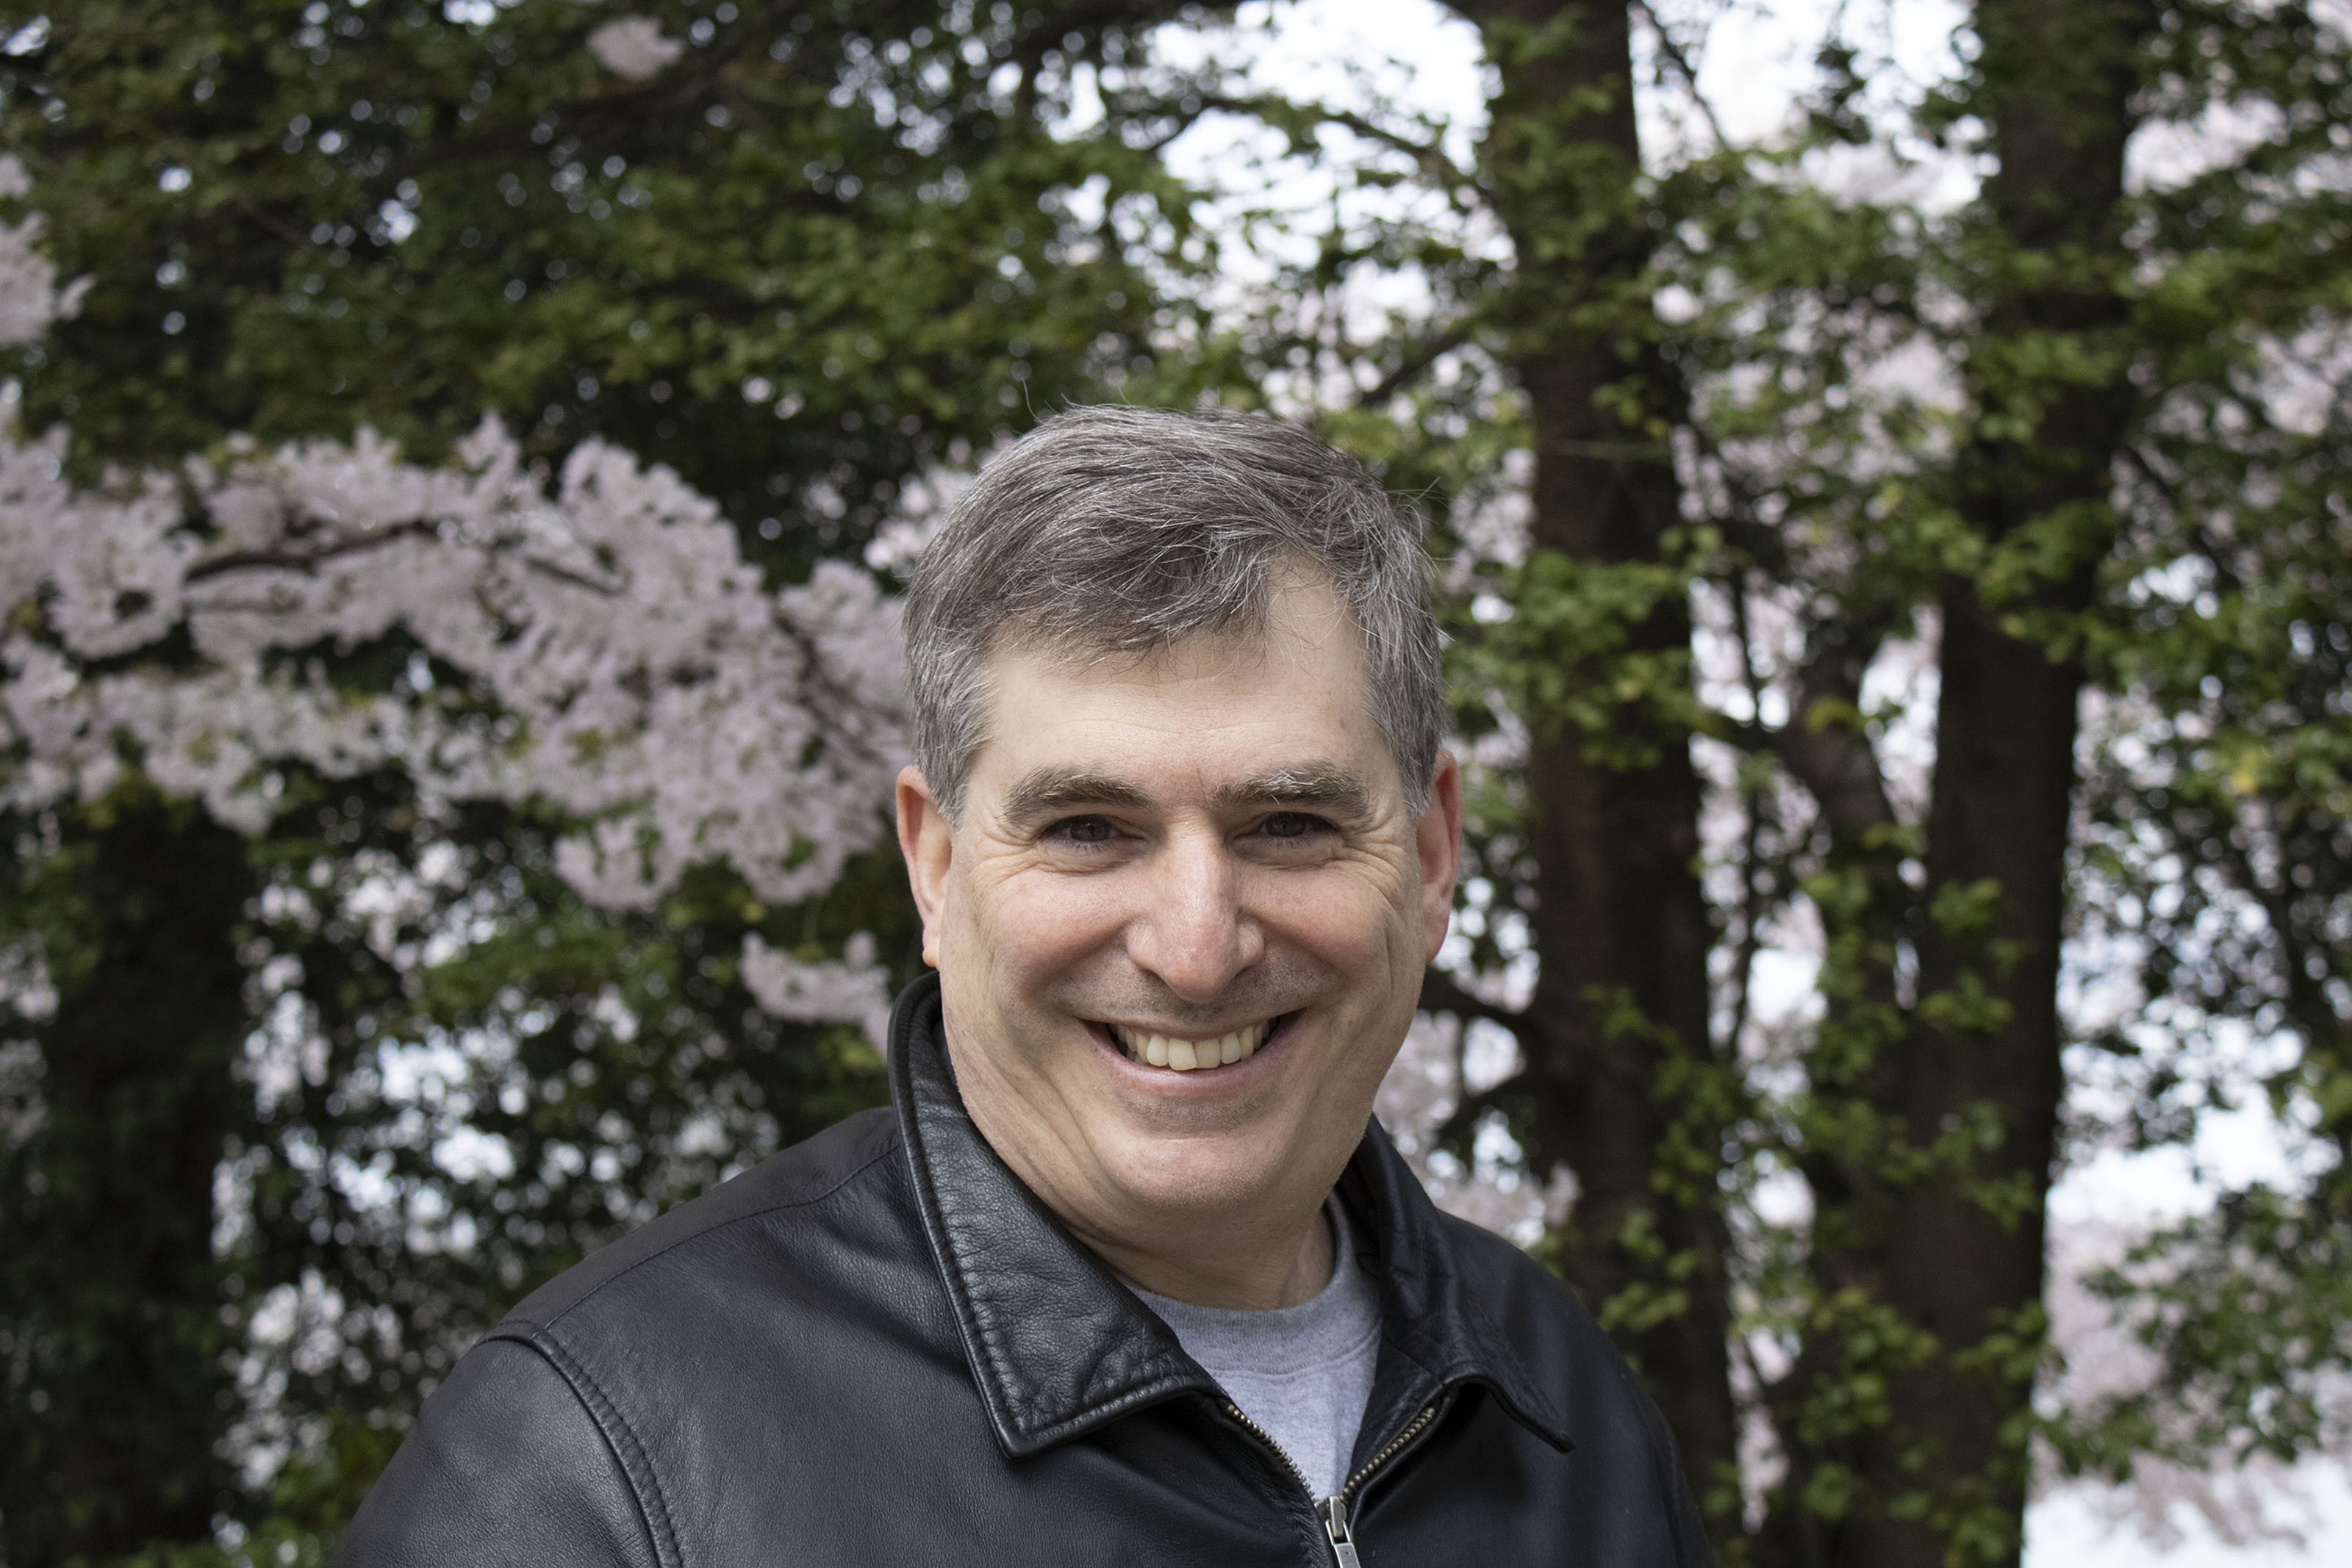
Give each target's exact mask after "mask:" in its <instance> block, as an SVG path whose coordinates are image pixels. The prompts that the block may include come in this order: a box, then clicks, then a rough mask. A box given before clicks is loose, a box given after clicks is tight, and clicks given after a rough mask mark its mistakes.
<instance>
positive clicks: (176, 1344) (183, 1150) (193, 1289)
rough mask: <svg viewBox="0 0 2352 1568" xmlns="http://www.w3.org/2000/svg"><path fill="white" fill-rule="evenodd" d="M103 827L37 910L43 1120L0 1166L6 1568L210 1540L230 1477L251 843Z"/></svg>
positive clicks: (70, 833)
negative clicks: (224, 1445)
mask: <svg viewBox="0 0 2352 1568" xmlns="http://www.w3.org/2000/svg"><path fill="white" fill-rule="evenodd" d="M128 793H129V791H124V794H126V795H127V794H128ZM100 810H103V811H107V812H109V813H110V820H109V821H105V822H104V823H103V825H100V826H90V825H89V824H88V823H87V822H86V821H85V822H79V823H74V824H72V825H69V826H68V830H67V838H66V842H65V845H64V847H63V849H62V851H61V852H60V853H59V854H58V856H57V857H56V858H55V859H54V860H52V861H50V862H47V865H46V866H45V867H44V871H43V877H44V882H45V885H43V886H41V887H39V888H37V889H35V890H33V897H34V899H35V900H36V901H37V902H40V903H43V904H47V905H48V906H49V907H50V908H51V909H53V910H55V911H56V912H57V915H58V917H57V918H55V919H53V920H51V921H49V922H48V925H49V926H50V930H49V932H48V935H49V936H50V941H49V943H48V947H49V951H48V953H47V959H48V963H49V966H50V971H51V975H52V978H53V981H54V983H55V985H56V987H57V989H58V1007H57V1012H56V1014H55V1016H54V1018H53V1019H52V1020H51V1021H50V1022H49V1023H48V1025H47V1027H46V1028H44V1029H42V1030H38V1031H37V1033H38V1036H39V1045H40V1050H41V1056H42V1061H43V1071H42V1073H41V1081H40V1085H39V1099H40V1103H42V1106H43V1109H44V1111H45V1113H46V1115H45V1121H44V1124H42V1125H41V1126H40V1127H39V1129H38V1130H37V1131H36V1132H34V1133H33V1134H32V1136H31V1138H30V1139H29V1141H27V1142H26V1143H25V1144H24V1145H22V1146H20V1147H18V1148H16V1149H15V1150H14V1151H10V1150H8V1149H6V1148H5V1146H0V1174H5V1178H6V1191H5V1198H0V1254H5V1256H6V1257H7V1258H8V1260H9V1261H8V1264H7V1273H8V1276H9V1278H8V1280H7V1281H6V1283H5V1286H0V1344H5V1346H6V1348H7V1357H6V1360H5V1363H0V1379H4V1381H0V1418H5V1423H6V1425H5V1428H0V1560H5V1561H6V1562H9V1563H27V1564H29V1563H58V1562H62V1561H66V1560H68V1559H72V1558H75V1557H90V1558H97V1559H105V1558H108V1557H111V1556H115V1555H118V1554H121V1553H125V1552H131V1551H134V1550H136V1549H137V1548H139V1547H141V1546H143V1545H146V1544H149V1543H151V1542H180V1543H186V1542H195V1541H202V1540H205V1539H206V1538H208V1537H209V1536H210V1535H211V1533H212V1521H213V1517H214V1515H215V1513H217V1512H219V1511H221V1509H222V1508H223V1506H224V1504H225V1502H226V1498H227V1493H228V1491H229V1488H230V1485H231V1482H232V1479H233V1478H232V1476H231V1474H230V1472H229V1469H228V1467H227V1466H226V1463H225V1462H224V1461H223V1460H222V1458H220V1457H219V1455H218V1454H217V1452H216V1451H215V1450H216V1447H217V1445H218V1444H219V1442H220V1439H221V1437H222V1435H223V1432H224V1430H225V1429H226V1426H227V1424H228V1421H229V1418H230V1412H229V1410H228V1404H229V1400H230V1396H231V1393H232V1385H231V1378H230V1375H229V1373H228V1371H227V1370H226V1368H225V1367H224V1365H223V1364H222V1355H223V1353H224V1352H225V1351H226V1349H227V1348H228V1346H229V1345H230V1344H231V1343H233V1336H232V1334H231V1333H230V1332H229V1331H228V1330H227V1329H226V1328H225V1327H224V1326H223V1323H222V1320H221V1316H220V1312H221V1306H222V1303H223V1301H224V1300H225V1297H224V1294H223V1291H222V1289H221V1280H220V1271H221V1270H220V1267H219V1265H218V1264H217V1263H216V1261H215V1258H214V1253H213V1225H214V1212H213V1176H214V1172H215V1168H216V1167H217V1166H219V1164H220V1161H221V1158H222V1155H223V1152H224V1150H223V1145H224V1144H225V1143H226V1140H227V1139H228V1138H229V1136H230V1135H231V1134H233V1133H234V1132H235V1131H236V1129H237V1128H239V1127H240V1126H242V1125H244V1124H246V1122H247V1121H249V1120H250V1116H249V1111H250V1098H249V1097H250V1095H251V1092H252V1091H251V1090H250V1089H249V1088H248V1087H247V1086H245V1085H243V1084H241V1083H239V1082H237V1080H236V1073H235V1065H236V1061H237V1058H238V1054H239V1052H240V1051H241V1048H242V1046H243V1043H244V1040H245V1037H246V1034H247V1030H249V1029H250V1027H251V1019H250V1017H249V1014H248V1011H247V1005H246V1001H245V994H244V981H245V977H244V972H243V968H242V967H241V966H240V965H239V963H238V962H237V953H236V926H237V925H238V923H239V922H240V921H241V920H242V919H243V918H244V912H245V905H246V901H247V896H248V895H249V894H250V891H251V889H252V887H253V873H252V872H251V870H250V869H249V866H248V863H247V856H246V850H245V844H244V842H243V841H242V840H240V839H239V838H238V837H237V836H236V834H234V833H232V832H230V831H228V830H226V829H225V828H221V827H217V826H215V825H214V824H213V823H212V822H210V821H207V820H205V819H204V818H203V817H202V816H201V815H200V814H199V813H198V812H196V811H195V810H194V808H185V807H183V808H173V807H167V806H164V805H163V804H160V803H158V802H155V801H154V800H152V799H147V800H134V801H124V800H122V798H121V796H118V797H117V800H115V801H111V802H109V803H108V805H107V806H106V807H104V808H101V809H100ZM91 815H92V816H96V815H98V813H96V812H93V813H91Z"/></svg>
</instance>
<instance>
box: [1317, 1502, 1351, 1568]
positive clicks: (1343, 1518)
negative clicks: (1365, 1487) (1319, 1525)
mask: <svg viewBox="0 0 2352 1568" xmlns="http://www.w3.org/2000/svg"><path fill="white" fill-rule="evenodd" d="M1320 1510H1321V1512H1322V1515H1323V1532H1324V1533H1325V1534H1327V1535H1328V1536H1329V1537H1330V1538H1331V1555H1332V1556H1334V1557H1336V1558H1338V1559H1339V1568H1359V1564H1358V1563H1357V1561H1356V1538H1355V1537H1354V1536H1352V1535H1350V1534H1349V1533H1348V1500H1347V1499H1346V1498H1344V1497H1327V1498H1325V1499H1324V1500H1323V1501H1322V1503H1321V1505H1320Z"/></svg>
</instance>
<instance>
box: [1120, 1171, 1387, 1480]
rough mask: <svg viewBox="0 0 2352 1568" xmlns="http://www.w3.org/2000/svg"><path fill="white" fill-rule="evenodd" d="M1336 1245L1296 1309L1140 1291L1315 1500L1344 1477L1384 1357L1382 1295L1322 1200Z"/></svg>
mask: <svg viewBox="0 0 2352 1568" xmlns="http://www.w3.org/2000/svg"><path fill="white" fill-rule="evenodd" d="M1323 1211H1324V1213H1326V1214H1327V1215H1328V1216H1330V1219H1331V1236H1332V1241H1333V1250H1334V1251H1335V1252H1336V1253H1337V1254H1338V1256H1337V1258H1336V1259H1335V1260H1334V1261H1333V1264H1332V1269H1331V1282H1330V1283H1329V1284H1328V1285H1326V1286H1324V1287H1323V1289H1322V1291H1320V1293H1318V1295H1317V1296H1316V1297H1315V1298H1314V1299H1313V1300H1312V1301H1301V1302H1300V1303H1299V1304H1298V1305H1297V1306H1295V1307H1275V1308H1272V1309H1269V1310H1267V1311H1264V1312H1250V1311H1246V1310H1244V1309H1239V1308H1232V1307H1196V1306H1193V1305H1192V1304H1191V1303H1189V1302H1185V1301H1170V1300H1169V1299H1168V1298H1167V1297H1165V1296H1155V1295H1153V1294H1152V1293H1151V1292H1150V1291H1140V1290H1139V1291H1136V1292H1135V1293H1136V1295H1137V1296H1139V1297H1140V1298H1141V1299H1142V1301H1143V1304H1144V1305H1145V1306H1147V1307H1150V1309H1151V1310H1152V1311H1153V1312H1157V1313H1159V1314H1160V1321H1161V1322H1164V1323H1166V1324H1167V1325H1168V1326H1169V1327H1170V1328H1171V1329H1174V1330H1175V1331H1176V1338H1177V1339H1178V1341H1180V1342H1181V1343H1182V1344H1183V1346H1184V1350H1185V1353H1186V1354H1189V1355H1190V1356H1192V1359H1193V1360H1194V1361H1197V1362H1199V1363H1200V1364H1201V1365H1202V1368H1203V1369H1204V1370H1205V1371H1206V1372H1207V1373H1208V1375H1210V1376H1212V1377H1213V1378H1215V1379H1216V1380H1217V1383H1218V1385H1220V1386H1221V1387H1223V1389H1224V1391H1225V1393H1226V1394H1227V1395H1228V1396H1231V1397H1232V1399H1233V1402H1234V1404H1236V1405H1238V1406H1241V1407H1242V1413H1243V1414H1244V1415H1245V1416H1248V1417H1249V1418H1250V1419H1251V1420H1253V1421H1255V1422H1256V1423H1257V1424H1258V1425H1259V1426H1260V1427H1265V1431H1266V1435H1267V1436H1269V1437H1272V1438H1273V1439H1274V1440H1275V1442H1276V1444H1278V1445H1279V1446H1280V1447H1281V1448H1282V1451H1283V1452H1284V1453H1286V1454H1287V1455H1289V1456H1290V1459H1291V1462H1292V1463H1293V1464H1295V1465H1297V1467H1298V1470H1299V1473H1300V1474H1301V1475H1303V1476H1305V1477H1306V1478H1307V1485H1308V1486H1310V1487H1312V1488H1313V1489H1314V1490H1315V1495H1316V1496H1317V1497H1318V1498H1326V1497H1333V1496H1336V1495H1338V1493H1339V1490H1340V1489H1341V1488H1342V1487H1344V1486H1346V1485H1347V1484H1348V1461H1349V1458H1350V1457H1351V1456H1352V1455H1353V1454H1354V1453H1355V1449H1356V1431H1357V1428H1358V1427H1361V1426H1362V1425H1363V1424H1364V1406H1365V1403H1366V1402H1367V1401H1368V1400H1370V1398H1371V1396H1372V1367H1373V1364H1374V1363H1376V1362H1377V1361H1378V1360H1379V1359H1380V1350H1381V1298H1380V1291H1379V1289H1378V1287H1377V1286H1376V1285H1375V1284H1374V1283H1373V1281H1372V1278H1371V1276H1370V1275H1369V1274H1367V1273H1365V1272H1364V1270H1361V1269H1360V1268H1358V1267H1357V1266H1356V1249H1355V1243H1354V1239H1353V1238H1351V1237H1350V1236H1349V1225H1348V1221H1347V1218H1346V1215H1345V1213H1344V1212H1343V1211H1342V1210H1341V1209H1340V1207H1339V1204H1338V1203H1337V1202H1327V1203H1326V1204H1325V1205H1324V1210H1323Z"/></svg>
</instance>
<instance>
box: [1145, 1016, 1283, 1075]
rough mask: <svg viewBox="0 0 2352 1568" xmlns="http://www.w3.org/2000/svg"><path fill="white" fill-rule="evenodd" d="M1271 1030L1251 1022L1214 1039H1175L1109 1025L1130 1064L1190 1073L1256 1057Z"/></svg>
mask: <svg viewBox="0 0 2352 1568" xmlns="http://www.w3.org/2000/svg"><path fill="white" fill-rule="evenodd" d="M1273 1027H1274V1025H1273V1023H1272V1021H1271V1020H1269V1021H1267V1022H1265V1023H1254V1024H1250V1025H1248V1026H1246V1027H1244V1028H1242V1029H1237V1030H1234V1032H1233V1033H1231V1034H1225V1035H1219V1036H1218V1037H1217V1038H1216V1039H1214V1040H1178V1039H1177V1038H1176V1037H1175V1036H1173V1035H1166V1034H1146V1033H1144V1032H1143V1031H1142V1030H1133V1029H1129V1028H1128V1027H1127V1026H1126V1025H1124V1024H1113V1025H1111V1026H1110V1033H1111V1038H1112V1039H1113V1040H1118V1046H1119V1049H1120V1050H1121V1051H1125V1052H1127V1059H1128V1060H1129V1061H1148V1062H1150V1064H1151V1065H1152V1066H1154V1067H1165V1068H1168V1069H1171V1071H1177V1072H1190V1071H1192V1070H1193V1069H1194V1068H1196V1067H1223V1066H1224V1065H1225V1064H1227V1063H1228V1062H1234V1061H1241V1060H1242V1059H1243V1058H1244V1057H1246V1056H1251V1055H1254V1054H1255V1053H1256V1051H1257V1048H1258V1047H1259V1046H1261V1045H1263V1044H1265V1033H1266V1030H1270V1029H1272V1028H1273Z"/></svg>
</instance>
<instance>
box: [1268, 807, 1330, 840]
mask: <svg viewBox="0 0 2352 1568" xmlns="http://www.w3.org/2000/svg"><path fill="white" fill-rule="evenodd" d="M1330 828H1331V824H1330V823H1328V822H1327V821H1324V820H1323V819H1322V818H1320V817H1310V816H1308V815H1307V813H1306V812H1304V811H1276V813H1275V814H1274V815H1273V816H1271V817H1268V818H1267V819H1266V820H1265V821H1263V822H1260V823H1259V824H1258V829H1257V831H1259V832H1261V833H1264V834H1265V836H1266V837H1267V838H1269V839H1305V838H1312V837H1313V836H1314V835H1315V834H1317V833H1322V832H1328V831H1330Z"/></svg>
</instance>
